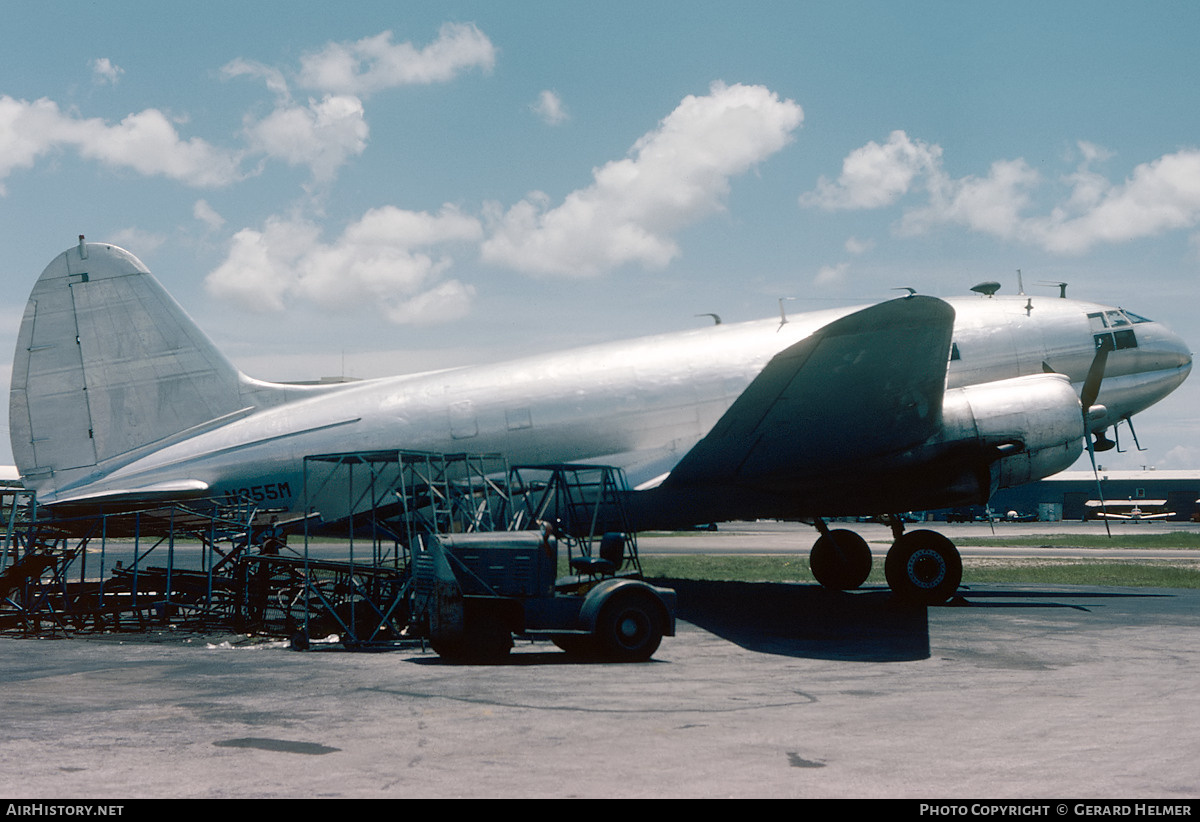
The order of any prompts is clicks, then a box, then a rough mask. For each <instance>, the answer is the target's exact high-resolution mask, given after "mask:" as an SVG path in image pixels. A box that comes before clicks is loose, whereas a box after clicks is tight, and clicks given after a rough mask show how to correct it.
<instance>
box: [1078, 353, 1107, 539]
mask: <svg viewBox="0 0 1200 822" xmlns="http://www.w3.org/2000/svg"><path fill="white" fill-rule="evenodd" d="M1107 364H1108V348H1107V347H1105V346H1103V345H1101V346H1100V347H1098V348H1097V349H1096V356H1095V357H1094V358H1093V359H1092V364H1091V365H1090V366H1089V367H1088V372H1087V377H1086V378H1084V380H1083V389H1082V390H1081V391H1080V392H1079V405H1080V407H1081V408H1082V410H1083V438H1084V440H1086V441H1087V448H1088V457H1089V458H1090V459H1091V461H1092V474H1093V475H1095V477H1096V493H1097V494H1098V495H1099V497H1100V509H1101V510H1102V511H1105V512H1107V506H1106V505H1105V503H1104V489H1103V488H1101V486H1100V471H1099V470H1098V469H1097V468H1096V448H1097V444H1096V443H1093V441H1092V440H1093V438H1092V432H1091V427H1090V426H1089V424H1088V423H1089V422H1090V420H1091V418H1092V417H1093V416H1096V417H1097V418H1098V417H1100V416H1102V415H1103V414H1105V413H1107V412H1106V410H1105V408H1104V406H1103V405H1096V398H1097V397H1098V396H1100V383H1101V381H1103V379H1104V367H1105V366H1106V365H1107ZM1104 442H1108V439H1107V438H1105V440H1104ZM1100 447H1101V450H1107V449H1106V448H1105V447H1104V446H1103V445H1101V446H1100ZM1111 447H1112V446H1111V444H1110V445H1109V446H1108V448H1111ZM1104 531H1105V533H1107V534H1108V536H1109V537H1110V538H1111V537H1112V528H1110V527H1109V525H1108V517H1107V516H1106V517H1105V518H1104Z"/></svg>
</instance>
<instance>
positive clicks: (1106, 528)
mask: <svg viewBox="0 0 1200 822" xmlns="http://www.w3.org/2000/svg"><path fill="white" fill-rule="evenodd" d="M1083 437H1084V439H1086V440H1087V444H1088V457H1090V458H1091V460H1092V474H1093V475H1094V476H1095V477H1096V495H1097V496H1099V497H1100V510H1101V511H1103V512H1104V514H1105V516H1104V532H1105V533H1106V534H1108V538H1109V539H1112V528H1111V527H1109V524H1108V505H1106V504H1105V502H1104V489H1103V488H1102V487H1101V485H1100V471H1099V469H1097V468H1096V449H1095V448H1093V447H1092V438H1091V437H1090V436H1089V435H1088V434H1086V433H1085V434H1084V435H1083Z"/></svg>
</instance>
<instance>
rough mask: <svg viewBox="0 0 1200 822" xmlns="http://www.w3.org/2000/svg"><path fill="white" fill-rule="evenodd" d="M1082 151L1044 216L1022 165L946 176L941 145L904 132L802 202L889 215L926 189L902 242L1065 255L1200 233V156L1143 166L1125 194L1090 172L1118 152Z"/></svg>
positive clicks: (909, 215) (1033, 180) (1002, 163)
mask: <svg viewBox="0 0 1200 822" xmlns="http://www.w3.org/2000/svg"><path fill="white" fill-rule="evenodd" d="M1078 148H1079V154H1080V156H1081V157H1082V161H1081V162H1080V164H1079V165H1078V167H1077V168H1076V170H1075V171H1074V172H1073V173H1070V174H1067V175H1064V176H1063V177H1062V182H1063V183H1064V184H1065V185H1066V187H1067V189H1068V192H1069V193H1068V195H1067V196H1066V197H1065V198H1064V199H1062V201H1061V202H1059V203H1058V204H1057V205H1054V206H1052V207H1051V208H1050V210H1049V212H1048V213H1046V214H1043V215H1030V214H1029V213H1028V212H1029V211H1030V210H1031V208H1032V206H1033V203H1034V194H1035V193H1037V192H1038V191H1039V189H1040V188H1041V187H1042V186H1043V180H1042V177H1041V175H1039V174H1038V173H1037V171H1035V170H1034V169H1033V168H1032V167H1031V166H1030V165H1029V163H1027V162H1026V161H1025V160H1024V159H1021V158H1018V159H1015V160H997V161H995V162H993V163H992V165H991V167H990V168H989V170H988V173H987V175H986V176H984V177H976V176H973V175H968V176H965V177H961V178H957V179H956V178H952V177H950V176H949V175H947V174H946V173H945V171H944V170H943V168H942V165H941V155H942V149H941V147H940V146H936V145H928V144H925V143H921V142H920V141H913V140H911V139H909V137H908V136H907V135H906V134H905V133H904V132H902V131H895V132H893V133H892V134H891V136H890V137H889V138H888V142H887V143H886V144H885V145H882V146H881V145H879V144H878V143H874V142H872V143H868V144H867V145H866V146H864V147H862V148H860V149H856V150H855V151H853V152H851V153H850V154H849V155H847V157H846V160H845V161H844V162H843V165H842V175H841V176H840V177H839V178H838V180H837V181H836V182H833V183H831V182H829V181H828V180H827V179H825V178H821V179H820V180H819V181H818V183H817V187H816V190H815V191H813V192H810V193H808V194H805V195H803V196H802V197H801V198H800V202H801V204H803V205H807V206H814V207H819V208H823V209H827V210H834V209H868V208H881V207H885V206H890V205H893V204H894V203H896V202H897V201H898V200H899V199H900V198H901V197H903V196H904V195H906V194H908V193H910V192H912V191H914V190H916V189H919V188H921V187H923V188H924V189H925V191H926V192H927V194H928V200H927V202H926V203H925V204H924V205H919V206H914V207H910V208H908V209H906V210H905V212H904V214H903V215H902V217H901V219H900V220H899V222H898V223H897V229H898V230H899V231H901V232H902V233H909V234H916V233H921V232H924V231H928V230H930V229H931V228H933V227H935V226H938V225H947V224H954V225H961V226H964V227H966V228H968V229H970V230H972V231H977V232H981V233H985V234H990V235H992V236H996V237H1001V238H1003V239H1009V240H1016V241H1020V242H1026V243H1030V244H1033V245H1037V246H1039V247H1041V248H1044V249H1045V250H1047V251H1050V252H1054V253H1060V254H1077V253H1082V252H1085V251H1088V250H1090V249H1092V248H1093V247H1095V246H1096V245H1099V244H1103V243H1112V244H1115V243H1124V242H1129V241H1132V240H1135V239H1139V238H1143V237H1151V236H1155V235H1158V234H1161V233H1163V232H1166V231H1171V230H1180V229H1192V228H1194V227H1196V226H1197V225H1198V224H1200V150H1197V149H1182V150H1180V151H1177V152H1175V153H1172V154H1167V155H1164V156H1162V157H1159V158H1158V159H1156V160H1153V161H1152V162H1149V163H1143V164H1141V165H1139V166H1137V167H1136V168H1135V169H1134V170H1133V173H1132V174H1131V175H1130V177H1129V178H1128V179H1127V180H1125V181H1124V182H1123V183H1121V184H1119V185H1117V184H1114V183H1112V182H1111V181H1110V180H1109V179H1108V178H1106V177H1105V176H1103V175H1102V174H1100V173H1098V172H1096V171H1095V170H1093V168H1092V164H1093V163H1096V162H1103V161H1105V160H1107V159H1109V158H1110V157H1111V156H1112V154H1111V152H1109V151H1107V150H1105V149H1104V148H1102V147H1100V146H1097V145H1095V144H1092V143H1088V142H1083V141H1081V142H1080V143H1079V144H1078Z"/></svg>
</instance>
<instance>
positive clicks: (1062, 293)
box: [1038, 282, 1067, 300]
mask: <svg viewBox="0 0 1200 822" xmlns="http://www.w3.org/2000/svg"><path fill="white" fill-rule="evenodd" d="M1038 285H1048V286H1057V287H1058V298H1059V299H1060V300H1065V299H1066V298H1067V283H1049V282H1046V283H1038Z"/></svg>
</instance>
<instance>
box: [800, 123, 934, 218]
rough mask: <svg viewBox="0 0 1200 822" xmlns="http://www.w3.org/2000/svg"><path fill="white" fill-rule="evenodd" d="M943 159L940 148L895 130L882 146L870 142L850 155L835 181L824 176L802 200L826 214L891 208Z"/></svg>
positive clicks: (844, 161)
mask: <svg viewBox="0 0 1200 822" xmlns="http://www.w3.org/2000/svg"><path fill="white" fill-rule="evenodd" d="M941 156H942V150H941V148H940V147H939V146H936V145H929V144H927V143H923V142H921V141H919V140H918V141H913V140H910V139H909V137H908V135H907V134H905V133H904V132H903V131H893V132H892V133H891V134H890V135H889V136H888V140H887V142H886V143H884V144H883V145H880V144H879V143H876V142H870V143H867V144H866V145H865V146H863V147H862V148H859V149H855V150H854V151H852V152H850V154H849V155H847V156H846V159H845V160H843V161H842V174H841V176H840V177H838V179H837V181H836V182H832V183H831V182H830V181H829V180H827V179H826V178H824V177H822V178H821V179H820V180H818V182H817V190H816V191H815V192H812V193H810V194H805V195H804V196H803V197H801V198H800V201H801V203H802V204H803V205H809V206H816V207H818V208H822V209H825V210H827V211H833V210H838V209H859V208H880V207H882V206H887V205H891V204H892V203H894V202H895V201H896V200H898V199H899V198H900V197H902V196H903V195H904V194H906V193H908V190H909V187H910V186H911V185H912V183H913V180H914V179H916V178H917V176H918V175H920V174H922V173H928V172H930V171H932V170H933V169H936V168H937V166H938V164H939V162H940V159H941Z"/></svg>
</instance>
